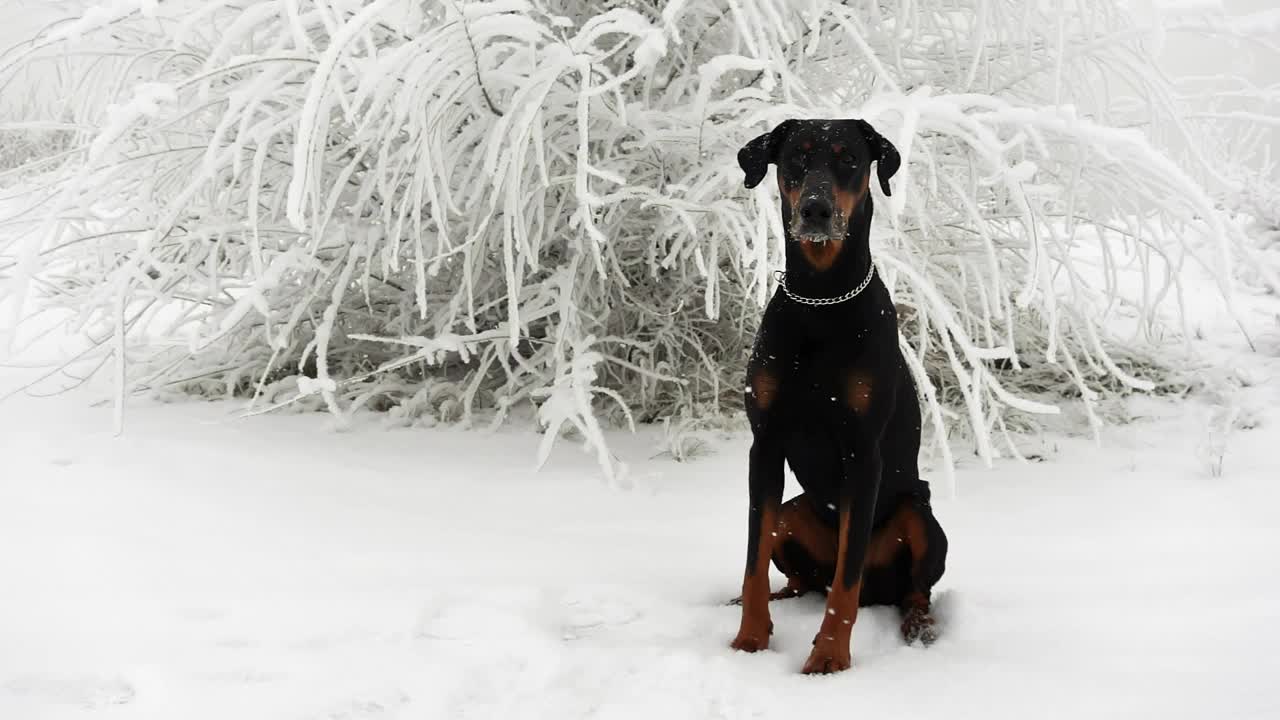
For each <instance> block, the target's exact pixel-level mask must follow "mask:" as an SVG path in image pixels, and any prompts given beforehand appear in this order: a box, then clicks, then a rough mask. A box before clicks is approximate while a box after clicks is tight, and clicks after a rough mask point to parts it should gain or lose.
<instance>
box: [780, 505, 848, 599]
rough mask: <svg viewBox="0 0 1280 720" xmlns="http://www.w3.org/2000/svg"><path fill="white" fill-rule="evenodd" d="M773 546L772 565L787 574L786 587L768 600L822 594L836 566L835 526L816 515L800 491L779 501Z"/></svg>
mask: <svg viewBox="0 0 1280 720" xmlns="http://www.w3.org/2000/svg"><path fill="white" fill-rule="evenodd" d="M775 548H776V549H775V550H774V552H773V564H774V566H775V567H777V568H778V570H780V571H781V572H782V574H783V575H786V576H787V586H786V587H785V588H783V589H782V590H781V591H780V592H776V593H773V595H772V596H771V597H772V599H775V600H778V599H782V598H789V597H798V596H800V595H804V594H805V593H808V592H813V591H817V592H822V593H825V592H826V591H827V589H828V588H829V587H830V586H831V579H832V578H833V577H835V568H836V549H837V548H836V529H835V528H833V527H831V526H829V525H827V524H826V523H824V522H823V521H822V520H821V519H820V518H819V517H818V515H817V513H815V512H814V509H813V506H812V505H811V503H810V500H809V498H808V497H807V496H806V495H805V494H804V493H801V494H800V495H797V496H796V497H794V498H792V499H791V500H788V501H787V502H786V503H785V504H783V506H782V508H781V512H779V514H778V540H777V544H776V545H775Z"/></svg>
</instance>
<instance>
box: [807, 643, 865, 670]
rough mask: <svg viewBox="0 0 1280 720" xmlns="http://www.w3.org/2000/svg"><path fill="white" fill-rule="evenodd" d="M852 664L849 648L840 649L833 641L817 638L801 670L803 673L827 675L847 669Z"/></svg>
mask: <svg viewBox="0 0 1280 720" xmlns="http://www.w3.org/2000/svg"><path fill="white" fill-rule="evenodd" d="M852 664H853V663H852V661H851V660H850V658H849V648H847V647H846V648H844V649H843V650H841V649H840V648H838V647H836V643H835V642H831V641H822V640H819V641H817V642H815V643H814V645H813V652H811V653H809V659H808V660H805V661H804V669H803V670H801V672H803V673H804V674H805V675H829V674H831V673H838V672H841V671H844V670H848V669H849V667H850V666H851V665H852Z"/></svg>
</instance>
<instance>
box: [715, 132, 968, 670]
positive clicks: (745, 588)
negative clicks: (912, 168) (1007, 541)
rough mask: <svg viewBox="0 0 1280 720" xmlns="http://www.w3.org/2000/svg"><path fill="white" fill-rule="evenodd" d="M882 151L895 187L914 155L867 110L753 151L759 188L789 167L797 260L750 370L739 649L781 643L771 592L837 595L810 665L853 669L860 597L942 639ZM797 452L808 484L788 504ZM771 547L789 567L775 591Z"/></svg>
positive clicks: (943, 543) (935, 541)
mask: <svg viewBox="0 0 1280 720" xmlns="http://www.w3.org/2000/svg"><path fill="white" fill-rule="evenodd" d="M872 162H876V163H877V164H878V167H877V175H878V177H879V180H880V188H881V189H882V190H883V191H884V194H885V195H889V178H891V177H892V176H893V174H894V173H895V172H897V170H898V166H899V164H900V162H901V160H900V158H899V156H898V151H897V149H896V148H894V147H893V145H892V144H891V143H889V141H887V140H885V139H884V138H883V137H881V136H880V133H878V132H876V131H875V129H874V128H872V127H871V125H869V124H868V123H867V122H865V121H863V120H788V121H786V122H783V123H782V124H780V125H778V127H776V128H774V130H773V132H771V133H767V134H765V135H761V136H760V137H758V138H756V139H754V140H752V141H751V142H749V143H747V144H746V146H745V147H743V148H742V150H741V151H739V152H738V163H739V164H740V165H741V166H742V170H743V172H745V173H746V186H747V187H749V188H751V187H755V186H756V185H758V184H759V183H760V181H761V180H762V179H764V176H765V174H766V173H767V172H768V166H769V164H770V163H772V164H774V165H776V166H777V174H778V189H779V190H780V191H781V193H782V219H783V224H784V227H785V229H786V237H787V243H786V264H787V270H786V275H785V276H784V277H783V283H782V286H781V287H780V288H779V289H778V291H777V292H776V293H775V294H774V296H773V299H772V300H771V301H770V302H769V306H768V308H767V309H766V310H765V313H764V319H763V320H762V321H761V325H760V331H759V334H758V335H757V336H756V342H755V348H754V349H753V351H752V354H751V361H750V363H749V365H748V368H747V387H746V406H747V416H748V418H749V419H750V421H751V431H752V434H753V437H754V441H753V442H752V445H751V459H750V496H751V512H750V524H749V526H748V533H747V569H746V576H745V578H744V579H743V583H742V625H741V628H740V629H739V631H738V636H737V638H735V639H734V641H733V647H734V648H736V649H738V650H746V651H748V652H754V651H756V650H761V649H764V648H766V647H768V645H769V634H770V633H771V632H772V630H773V623H772V622H771V621H770V620H769V600H770V599H778V598H783V597H793V596H796V595H800V594H803V593H805V592H808V591H810V590H816V591H822V592H826V593H827V608H826V613H825V614H824V615H823V618H822V628H821V629H820V630H819V631H818V635H817V637H815V638H814V641H813V645H814V647H813V651H812V653H811V654H810V655H809V659H808V661H807V662H805V664H804V672H806V673H815V672H817V673H828V672H837V671H840V670H844V669H846V668H848V667H849V640H850V635H851V633H852V630H853V623H854V620H855V618H857V615H858V606H859V605H880V604H890V605H896V606H898V607H899V608H901V610H902V613H903V623H902V632H903V635H904V636H905V637H906V639H907V641H908V642H910V641H912V640H914V639H920V640H921V641H922V642H924V643H926V644H927V643H929V642H932V641H933V639H934V637H935V632H934V627H933V618H932V617H931V616H930V614H929V594H930V590H931V589H932V587H933V586H934V584H935V583H937V582H938V579H939V578H940V577H942V572H943V566H944V562H945V559H946V552H947V538H946V535H944V534H943V532H942V528H941V526H939V525H938V522H937V520H936V519H935V518H934V516H933V512H932V511H931V509H930V507H929V485H928V484H927V483H926V482H925V481H923V480H921V479H920V474H919V470H918V468H917V462H916V461H917V456H918V454H919V451H920V407H919V404H918V401H917V398H916V391H915V384H914V382H913V381H912V379H911V376H910V374H909V372H908V371H907V368H906V365H905V363H904V361H903V358H902V353H901V351H900V350H899V349H898V316H897V312H896V310H895V309H894V306H893V301H892V300H891V299H890V298H889V291H888V290H887V289H886V288H885V286H884V284H883V283H882V282H881V281H880V278H879V277H877V276H876V272H875V266H874V265H873V264H872V262H871V250H870V248H869V246H868V232H869V231H870V228H871V211H872V208H871V192H870V191H869V189H868V188H869V182H870V177H871V163H872ZM784 461H785V462H786V463H787V464H789V465H790V466H791V470H792V472H794V473H795V476H796V479H797V480H799V482H800V486H801V487H802V488H803V489H804V492H803V494H801V495H799V496H797V497H796V498H794V499H792V500H790V501H789V502H787V503H786V504H785V505H784V504H782V488H783V462H784ZM770 558H772V560H773V562H774V564H775V565H777V567H778V569H779V570H781V571H782V572H783V574H785V575H786V576H787V586H786V588H785V589H783V590H782V591H781V592H778V593H773V594H772V595H771V594H770V592H769V560H770Z"/></svg>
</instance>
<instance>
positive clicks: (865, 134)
mask: <svg viewBox="0 0 1280 720" xmlns="http://www.w3.org/2000/svg"><path fill="white" fill-rule="evenodd" d="M853 123H854V124H855V125H857V126H858V132H860V133H862V139H863V140H866V141H867V147H869V148H871V157H872V159H873V160H875V161H876V163H877V167H876V174H877V175H878V176H879V177H880V189H881V190H883V191H884V194H885V197H888V196H889V195H892V194H893V193H891V192H889V178H891V177H893V174H894V173H896V172H898V168H899V167H901V166H902V156H901V155H899V154H898V148H896V147H894V146H893V143H891V142H889V141H888V140H885V139H884V136H883V135H881V134H880V133H878V132H876V129H875V128H873V127H871V123H869V122H867V121H866V120H854V121H853Z"/></svg>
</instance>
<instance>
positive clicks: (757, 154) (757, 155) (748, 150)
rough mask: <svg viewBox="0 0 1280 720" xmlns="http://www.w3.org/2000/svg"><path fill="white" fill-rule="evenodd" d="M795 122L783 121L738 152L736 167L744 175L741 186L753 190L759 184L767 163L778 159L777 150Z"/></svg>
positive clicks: (767, 169)
mask: <svg viewBox="0 0 1280 720" xmlns="http://www.w3.org/2000/svg"><path fill="white" fill-rule="evenodd" d="M795 123H796V121H795V120H783V121H782V122H780V123H778V126H777V127H775V128H774V129H773V130H772V131H770V132H767V133H765V134H763V135H761V136H760V137H758V138H756V139H754V140H752V141H751V142H749V143H747V144H746V145H743V146H742V149H741V150H739V151H738V165H740V166H741V167H742V172H743V173H745V174H746V177H745V178H744V179H743V181H742V184H743V185H745V186H747V187H748V188H753V187H755V186H757V185H759V184H760V181H761V180H763V179H764V176H765V174H766V173H768V172H769V163H771V162H776V161H777V159H778V148H780V147H782V142H783V141H784V140H786V139H787V133H789V132H791V128H793V127H795Z"/></svg>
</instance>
